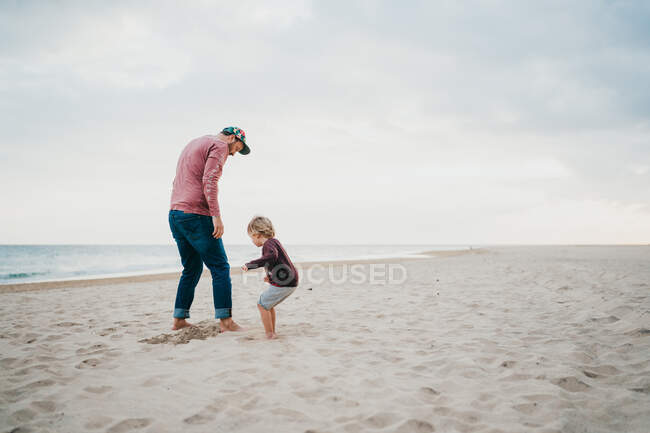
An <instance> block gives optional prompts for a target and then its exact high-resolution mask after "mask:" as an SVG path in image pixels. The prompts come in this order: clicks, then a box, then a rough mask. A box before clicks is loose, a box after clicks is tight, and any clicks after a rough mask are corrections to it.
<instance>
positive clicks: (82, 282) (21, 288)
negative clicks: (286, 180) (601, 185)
mask: <svg viewBox="0 0 650 433" xmlns="http://www.w3.org/2000/svg"><path fill="white" fill-rule="evenodd" d="M486 251H487V250H486V249H484V248H475V249H463V250H440V251H439V250H430V251H422V252H420V253H417V254H415V255H413V256H406V257H404V256H402V257H383V258H376V259H342V260H318V261H304V262H296V263H295V265H296V266H297V267H299V268H305V267H306V268H309V267H312V266H317V265H321V266H329V265H334V266H337V265H353V264H374V263H376V264H386V263H392V262H395V261H400V262H401V261H417V260H427V259H430V258H432V257H453V256H458V255H463V254H482V253H484V252H486ZM255 271H256V270H253V271H252V272H255ZM180 272H181V271H180V270H179V271H178V272H159V273H152V274H141V275H125V276H116V277H99V278H85V279H70V280H57V281H41V282H31V283H14V284H2V285H0V294H3V293H17V292H35V291H42V290H50V289H63V288H83V287H92V286H98V285H102V286H103V285H113V284H124V283H142V282H151V281H167V280H171V279H177V278H178V277H179V275H180ZM209 273H210V272H209V271H208V270H206V269H204V270H203V274H204V275H205V274H208V275H209ZM241 273H242V271H241V269H240V268H238V267H237V268H233V267H231V269H230V275H239V274H241ZM204 275H202V276H201V278H203V277H204Z"/></svg>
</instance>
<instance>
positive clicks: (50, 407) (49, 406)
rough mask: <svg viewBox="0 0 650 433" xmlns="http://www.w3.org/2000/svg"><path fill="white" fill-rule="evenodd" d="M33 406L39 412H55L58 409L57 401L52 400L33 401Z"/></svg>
mask: <svg viewBox="0 0 650 433" xmlns="http://www.w3.org/2000/svg"><path fill="white" fill-rule="evenodd" d="M32 407H34V408H36V410H38V411H39V412H54V411H55V410H56V403H55V402H53V401H50V400H39V401H33V402H32Z"/></svg>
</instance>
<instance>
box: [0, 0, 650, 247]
mask: <svg viewBox="0 0 650 433" xmlns="http://www.w3.org/2000/svg"><path fill="white" fill-rule="evenodd" d="M648 22H650V3H649V2H646V1H613V0H612V1H597V0H588V1H580V0H577V1H571V2H566V1H544V2H539V1H497V0H494V1H488V0H485V1H464V2H457V1H435V2H431V1H421V2H418V1H404V2H393V1H376V2H375V1H313V2H312V1H274V2H253V1H222V2H215V1H192V2H177V1H138V2H124V1H114V2H99V1H78V2H75V1H56V2H46V1H42V2H39V1H30V2H23V1H8V0H2V1H0V197H1V200H2V203H3V206H2V212H0V244H60V243H62V244H78V243H81V244H168V243H172V242H173V239H172V237H171V234H170V231H169V227H168V222H167V212H168V209H169V198H170V192H171V186H172V182H173V179H174V174H175V167H176V162H177V159H178V156H179V154H180V152H181V151H182V149H183V147H184V146H185V145H186V144H187V143H188V142H189V141H190V140H192V139H194V138H196V137H199V136H202V135H206V134H216V133H217V132H218V131H220V130H221V129H222V128H223V127H225V126H229V125H236V126H240V127H241V128H243V129H244V130H245V132H246V135H247V140H248V143H249V145H250V147H251V149H252V152H251V154H250V155H247V156H242V155H237V156H235V157H232V158H229V159H228V161H227V163H226V165H225V167H224V170H223V176H222V178H221V180H220V205H221V210H222V216H223V220H224V225H225V234H224V242H225V243H226V244H228V243H231V244H241V243H246V242H248V238H247V235H246V225H247V223H248V221H249V220H250V218H251V217H252V216H253V215H258V214H261V215H266V216H268V217H269V218H271V220H272V221H273V222H274V224H275V226H276V233H277V237H278V238H279V239H280V240H282V241H283V242H284V243H288V244H324V243H325V244H445V245H448V244H463V245H486V244H610V243H635V244H638V243H643V244H647V243H650V26H648Z"/></svg>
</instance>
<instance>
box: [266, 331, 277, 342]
mask: <svg viewBox="0 0 650 433" xmlns="http://www.w3.org/2000/svg"><path fill="white" fill-rule="evenodd" d="M266 338H268V339H269V340H275V339H276V338H278V336H277V334H276V333H275V332H267V333H266Z"/></svg>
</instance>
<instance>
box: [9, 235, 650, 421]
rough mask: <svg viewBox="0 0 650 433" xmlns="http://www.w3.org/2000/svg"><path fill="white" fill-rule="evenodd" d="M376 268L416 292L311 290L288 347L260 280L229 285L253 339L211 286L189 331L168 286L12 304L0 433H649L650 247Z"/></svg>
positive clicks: (286, 326) (28, 293) (20, 296)
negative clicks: (270, 324)
mask: <svg viewBox="0 0 650 433" xmlns="http://www.w3.org/2000/svg"><path fill="white" fill-rule="evenodd" d="M378 262H379V261H378ZM381 262H382V263H395V264H398V263H399V264H401V265H403V266H404V267H405V269H406V271H407V279H406V280H405V281H404V282H402V283H400V284H370V283H368V282H366V283H362V284H352V283H350V282H342V283H335V282H332V281H324V282H321V283H309V282H305V283H303V284H301V286H300V287H299V288H298V289H297V290H296V292H295V293H294V295H293V296H292V297H290V298H289V299H288V300H287V301H285V302H284V303H283V304H281V305H280V306H279V307H278V309H277V311H278V312H277V314H278V334H279V337H280V338H279V339H278V340H274V341H269V340H266V339H265V338H264V333H263V330H262V326H261V323H260V322H259V318H258V313H257V309H256V307H255V302H256V300H257V297H258V295H259V291H260V282H259V276H260V275H259V273H257V274H255V275H253V276H249V275H250V274H247V276H248V278H247V280H246V281H244V280H243V279H242V275H241V274H237V273H235V274H234V275H233V283H234V287H233V303H234V315H235V319H236V320H238V321H239V322H240V324H241V325H243V326H245V327H246V330H245V331H243V332H239V333H219V328H218V326H217V325H216V322H215V321H214V320H213V319H211V317H212V299H211V290H210V279H209V278H208V277H207V276H204V278H203V279H202V281H201V282H200V283H199V287H198V288H197V293H196V297H195V301H194V305H193V308H192V321H194V323H195V324H196V325H197V326H196V327H195V328H190V329H186V330H183V331H179V332H172V331H170V329H169V327H170V324H171V312H172V307H173V299H174V295H175V291H176V280H175V277H173V276H172V277H171V278H170V276H166V277H161V276H158V277H151V278H148V279H147V278H130V279H129V278H126V279H121V280H118V281H114V280H110V281H106V280H101V281H93V282H85V283H84V284H80V283H71V284H70V285H69V286H66V285H65V284H64V285H62V286H57V285H54V286H34V285H29V286H24V287H23V289H24V290H21V288H20V287H18V288H17V287H13V288H11V289H10V290H5V291H3V292H2V293H0V300H1V301H2V302H1V303H0V310H1V312H2V316H1V317H2V319H0V320H1V322H0V323H1V330H0V349H1V355H0V366H1V370H0V371H1V373H0V431H2V432H4V431H14V432H18V431H20V432H29V431H33V432H95V431H97V432H130V431H134V432H180V431H184V432H240V431H241V432H262V431H273V432H432V431H437V432H446V431H450V432H455V431H458V432H529V431H530V432H647V431H648V430H649V427H650V410H649V409H650V266H648V264H649V263H650V247H509V248H505V247H500V248H488V249H487V250H482V251H472V252H468V253H467V252H466V253H464V254H442V255H432V256H431V257H425V258H421V259H418V260H392V261H390V260H386V261H381ZM349 265H350V264H349V263H337V264H335V265H333V266H334V268H333V269H335V270H336V271H337V272H342V271H343V269H345V268H346V267H349ZM359 266H362V267H364V268H365V269H367V268H368V266H369V264H368V263H365V264H362V265H359ZM304 269H309V268H306V267H304Z"/></svg>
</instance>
